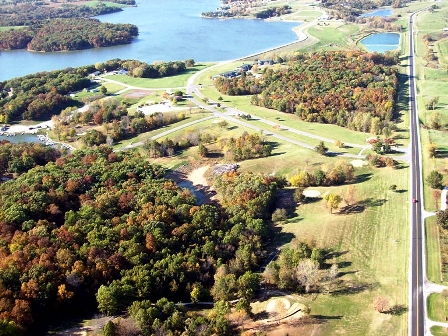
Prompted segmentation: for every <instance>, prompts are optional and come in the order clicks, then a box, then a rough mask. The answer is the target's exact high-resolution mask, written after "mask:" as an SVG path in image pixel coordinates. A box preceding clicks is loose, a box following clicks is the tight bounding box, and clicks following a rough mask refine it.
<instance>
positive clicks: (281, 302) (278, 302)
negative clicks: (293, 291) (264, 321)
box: [266, 299, 291, 314]
mask: <svg viewBox="0 0 448 336" xmlns="http://www.w3.org/2000/svg"><path fill="white" fill-rule="evenodd" d="M289 307H291V303H290V302H289V301H288V300H287V299H274V300H271V301H269V302H268V304H267V306H266V311H267V312H268V313H278V314H282V313H283V314H284V313H285V312H286V311H288V309H289Z"/></svg>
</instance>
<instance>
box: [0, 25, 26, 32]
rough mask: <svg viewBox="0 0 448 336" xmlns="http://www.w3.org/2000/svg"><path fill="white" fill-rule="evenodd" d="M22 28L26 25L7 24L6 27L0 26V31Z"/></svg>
mask: <svg viewBox="0 0 448 336" xmlns="http://www.w3.org/2000/svg"><path fill="white" fill-rule="evenodd" d="M23 28H26V26H7V27H0V32H2V31H8V30H17V29H23Z"/></svg>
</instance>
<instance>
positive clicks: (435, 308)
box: [427, 293, 448, 322]
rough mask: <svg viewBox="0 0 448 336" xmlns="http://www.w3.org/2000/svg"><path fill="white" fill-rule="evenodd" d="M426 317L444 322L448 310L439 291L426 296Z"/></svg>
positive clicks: (447, 316)
mask: <svg viewBox="0 0 448 336" xmlns="http://www.w3.org/2000/svg"><path fill="white" fill-rule="evenodd" d="M427 304H428V317H429V318H430V319H431V320H433V321H438V322H446V319H447V318H448V310H447V308H448V307H447V303H446V299H445V298H444V297H443V295H442V294H441V293H433V294H431V295H429V296H428V302H427Z"/></svg>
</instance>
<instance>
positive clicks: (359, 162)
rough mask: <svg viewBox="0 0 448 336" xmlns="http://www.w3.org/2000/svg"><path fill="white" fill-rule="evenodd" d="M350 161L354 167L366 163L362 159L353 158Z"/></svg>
mask: <svg viewBox="0 0 448 336" xmlns="http://www.w3.org/2000/svg"><path fill="white" fill-rule="evenodd" d="M350 163H351V164H352V166H353V167H356V168H357V167H362V166H366V165H367V162H366V161H364V160H353V161H351V162H350Z"/></svg>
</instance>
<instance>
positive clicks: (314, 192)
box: [303, 190, 320, 198]
mask: <svg viewBox="0 0 448 336" xmlns="http://www.w3.org/2000/svg"><path fill="white" fill-rule="evenodd" d="M303 195H305V197H309V198H316V197H319V196H320V191H319V190H304V191H303Z"/></svg>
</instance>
